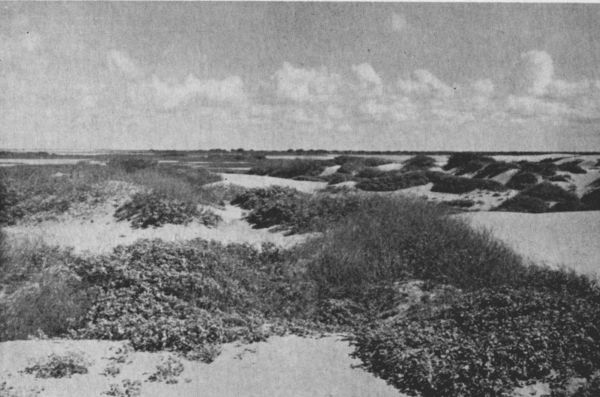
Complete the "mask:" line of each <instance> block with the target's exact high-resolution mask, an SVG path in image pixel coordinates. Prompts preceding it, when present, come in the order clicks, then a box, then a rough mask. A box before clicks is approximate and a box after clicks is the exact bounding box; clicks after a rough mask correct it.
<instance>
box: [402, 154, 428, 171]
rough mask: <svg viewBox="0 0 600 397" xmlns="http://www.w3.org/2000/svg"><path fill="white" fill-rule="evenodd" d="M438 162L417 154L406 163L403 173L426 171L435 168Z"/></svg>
mask: <svg viewBox="0 0 600 397" xmlns="http://www.w3.org/2000/svg"><path fill="white" fill-rule="evenodd" d="M435 165H436V161H435V159H434V158H433V157H429V156H426V155H424V154H417V155H416V156H414V157H411V158H409V159H408V160H406V161H405V162H404V166H403V167H402V170H403V171H426V170H428V169H430V168H432V167H435Z"/></svg>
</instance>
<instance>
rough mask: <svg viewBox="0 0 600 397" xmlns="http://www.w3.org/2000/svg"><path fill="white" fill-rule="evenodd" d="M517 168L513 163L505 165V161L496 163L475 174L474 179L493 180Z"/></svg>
mask: <svg viewBox="0 0 600 397" xmlns="http://www.w3.org/2000/svg"><path fill="white" fill-rule="evenodd" d="M517 168H519V167H518V166H517V165H516V164H514V163H507V162H506V161H497V162H494V163H490V164H488V165H486V166H485V167H484V168H483V169H482V170H481V171H479V172H478V173H477V174H475V176H474V177H475V178H493V177H495V176H498V175H500V174H502V173H504V172H506V171H508V170H512V169H517Z"/></svg>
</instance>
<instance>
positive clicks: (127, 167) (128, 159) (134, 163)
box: [107, 156, 158, 173]
mask: <svg viewBox="0 0 600 397" xmlns="http://www.w3.org/2000/svg"><path fill="white" fill-rule="evenodd" d="M107 165H108V166H109V167H113V168H116V169H119V170H123V171H125V172H127V173H133V172H136V171H140V170H143V169H146V168H153V167H156V166H157V165H158V161H156V160H154V159H153V158H145V157H133V156H115V157H112V158H111V159H110V160H108V162H107Z"/></svg>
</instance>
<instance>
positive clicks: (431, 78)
mask: <svg viewBox="0 0 600 397" xmlns="http://www.w3.org/2000/svg"><path fill="white" fill-rule="evenodd" d="M397 86H398V88H399V89H400V91H402V92H403V93H404V94H406V95H419V96H436V97H437V96H442V97H448V96H451V95H452V92H453V90H452V88H451V87H450V86H448V85H447V84H445V83H444V82H443V81H441V80H440V79H438V78H437V77H436V76H435V75H434V74H433V73H431V72H429V71H427V70H424V69H418V70H415V71H414V72H413V74H412V78H409V79H398V82H397Z"/></svg>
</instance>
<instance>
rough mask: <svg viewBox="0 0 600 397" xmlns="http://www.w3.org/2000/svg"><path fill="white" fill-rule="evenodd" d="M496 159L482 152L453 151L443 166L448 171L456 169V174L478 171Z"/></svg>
mask: <svg viewBox="0 0 600 397" xmlns="http://www.w3.org/2000/svg"><path fill="white" fill-rule="evenodd" d="M495 161H496V160H494V159H493V158H492V157H489V156H485V155H483V154H480V153H471V152H465V153H452V154H451V155H450V156H449V157H448V161H447V162H446V165H444V167H443V168H444V170H446V171H449V170H452V169H455V174H456V175H463V174H468V173H473V172H477V171H479V170H481V169H482V168H483V167H485V166H486V165H488V164H489V163H494V162H495Z"/></svg>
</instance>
